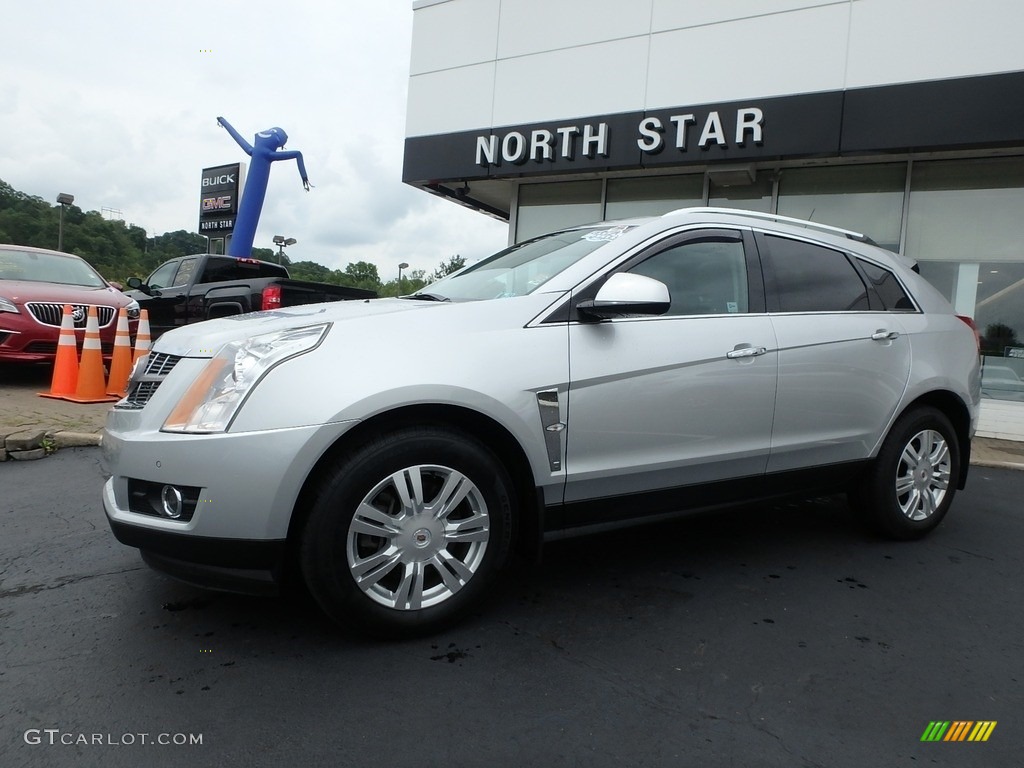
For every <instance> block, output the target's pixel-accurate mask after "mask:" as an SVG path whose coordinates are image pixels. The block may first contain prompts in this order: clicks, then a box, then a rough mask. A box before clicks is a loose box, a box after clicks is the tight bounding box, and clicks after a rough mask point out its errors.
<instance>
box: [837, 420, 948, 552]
mask: <svg viewBox="0 0 1024 768" xmlns="http://www.w3.org/2000/svg"><path fill="white" fill-rule="evenodd" d="M959 476H960V444H959V443H958V442H957V436H956V432H955V430H954V429H953V426H952V424H950V422H949V419H948V418H946V416H945V415H944V414H943V413H942V412H941V411H938V410H936V409H935V408H930V407H921V408H916V409H914V410H913V411H910V412H908V413H906V414H904V415H903V416H902V417H900V418H899V419H898V420H897V422H896V423H895V424H894V425H893V428H892V430H891V431H890V432H889V435H888V437H887V438H886V440H885V443H883V445H882V449H881V450H880V451H879V453H878V458H877V459H876V460H875V462H874V464H873V465H872V467H871V469H870V470H869V471H868V473H867V475H866V477H865V478H864V482H863V483H862V484H861V486H860V487H859V488H858V489H856V490H855V491H854V492H853V493H851V501H852V502H853V505H854V506H855V507H856V508H857V510H858V511H859V512H860V514H861V515H862V517H863V518H864V519H865V520H866V521H867V522H868V524H869V525H870V526H871V527H872V528H873V529H874V530H876V531H877V532H879V533H881V534H884V535H886V536H889V537H891V538H895V539H915V538H918V537H921V536H924V535H925V534H927V533H929V532H930V531H932V530H933V529H934V528H935V527H936V526H938V524H939V523H940V522H942V518H943V517H945V515H946V512H947V511H948V510H949V507H950V504H952V503H953V496H954V494H955V493H956V479H957V478H958V477H959Z"/></svg>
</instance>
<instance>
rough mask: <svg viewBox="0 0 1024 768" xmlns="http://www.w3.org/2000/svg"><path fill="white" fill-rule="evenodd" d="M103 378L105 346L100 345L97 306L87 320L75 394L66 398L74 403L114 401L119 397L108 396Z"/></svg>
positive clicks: (91, 308)
mask: <svg viewBox="0 0 1024 768" xmlns="http://www.w3.org/2000/svg"><path fill="white" fill-rule="evenodd" d="M106 389H107V385H106V382H105V381H104V378H103V348H102V347H101V346H100V323H99V320H97V319H96V307H89V316H88V318H86V321H85V341H83V342H82V360H81V362H80V363H79V365H78V385H77V386H76V387H75V394H74V395H67V396H65V397H64V399H65V400H70V401H71V402H73V403H112V402H114V401H115V400H118V399H119V398H116V397H108V396H107V393H106Z"/></svg>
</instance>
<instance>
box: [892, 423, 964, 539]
mask: <svg viewBox="0 0 1024 768" xmlns="http://www.w3.org/2000/svg"><path fill="white" fill-rule="evenodd" d="M951 472H952V460H951V458H950V454H949V446H948V445H947V443H946V440H945V438H943V436H942V435H941V434H940V433H939V432H936V431H935V430H934V429H925V430H922V431H921V432H918V433H917V434H916V435H914V436H913V437H912V438H911V439H910V441H909V442H908V443H907V444H906V446H905V447H904V448H903V453H902V455H901V456H900V460H899V464H898V466H897V468H896V503H897V504H899V507H900V511H902V512H903V514H904V515H906V516H907V518H908V519H910V520H925V519H927V518H929V517H931V516H932V515H933V514H935V512H936V510H937V509H939V507H940V506H941V505H942V500H943V499H944V498H945V497H946V493H947V491H948V490H949V478H950V473H951Z"/></svg>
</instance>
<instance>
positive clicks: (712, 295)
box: [629, 238, 748, 315]
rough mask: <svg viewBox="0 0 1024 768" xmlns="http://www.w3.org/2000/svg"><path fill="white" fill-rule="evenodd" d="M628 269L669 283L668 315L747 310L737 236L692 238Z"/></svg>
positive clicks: (708, 313) (716, 313) (666, 283)
mask: <svg viewBox="0 0 1024 768" xmlns="http://www.w3.org/2000/svg"><path fill="white" fill-rule="evenodd" d="M629 271H630V272H633V273H635V274H638V275H644V276H646V277H652V278H654V279H655V280H660V281H661V282H663V283H664V284H665V285H667V286H668V291H669V295H670V296H671V297H672V303H671V305H670V306H669V310H668V312H666V313H665V314H667V315H719V314H721V315H725V314H735V313H737V312H746V311H748V308H747V267H746V261H745V259H744V257H743V243H741V242H739V241H738V240H732V239H728V240H727V239H724V238H707V239H700V240H695V241H692V240H691V241H688V242H685V243H682V244H680V245H676V246H674V247H671V248H667V249H665V250H664V251H661V252H659V253H656V254H655V255H653V256H651V257H650V258H649V259H645V260H644V261H642V262H640V263H639V264H637V265H636V266H635V267H633V268H632V269H631V270H629Z"/></svg>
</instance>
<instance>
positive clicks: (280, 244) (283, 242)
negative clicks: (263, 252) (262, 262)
mask: <svg viewBox="0 0 1024 768" xmlns="http://www.w3.org/2000/svg"><path fill="white" fill-rule="evenodd" d="M297 242H299V241H298V240H296V239H295V238H294V237H288V238H286V237H285V236H284V235H274V243H275V244H276V245H277V263H278V264H280V263H281V257H282V256H284V249H285V247H287V246H289V245H295V244H296V243H297Z"/></svg>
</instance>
